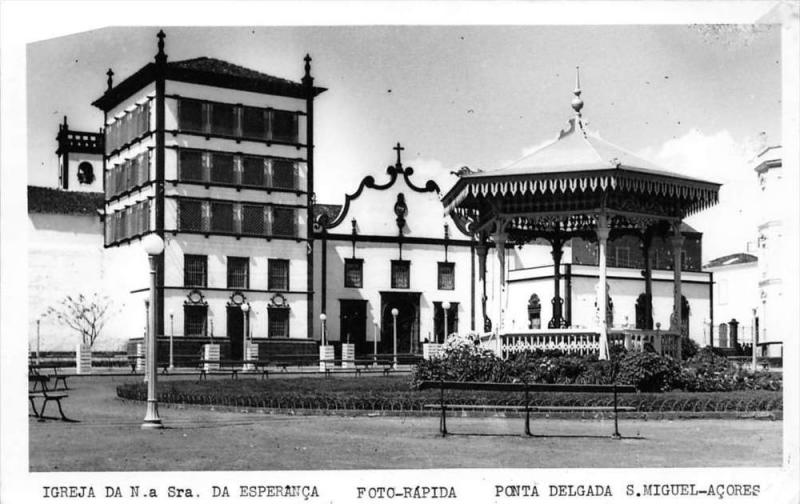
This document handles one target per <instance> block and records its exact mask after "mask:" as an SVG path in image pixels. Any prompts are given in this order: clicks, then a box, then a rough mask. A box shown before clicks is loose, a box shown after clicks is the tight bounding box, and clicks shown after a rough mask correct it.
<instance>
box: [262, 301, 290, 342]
mask: <svg viewBox="0 0 800 504" xmlns="http://www.w3.org/2000/svg"><path fill="white" fill-rule="evenodd" d="M267 318H268V319H269V323H268V324H267V325H268V326H269V327H268V329H267V337H269V338H288V337H289V310H288V309H287V308H267Z"/></svg>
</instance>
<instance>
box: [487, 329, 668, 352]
mask: <svg viewBox="0 0 800 504" xmlns="http://www.w3.org/2000/svg"><path fill="white" fill-rule="evenodd" d="M608 340H609V341H608V343H609V345H610V346H624V347H625V349H627V350H629V351H640V352H641V351H644V349H645V347H646V345H648V344H649V345H652V347H653V349H655V351H656V352H658V353H659V354H663V355H670V356H672V357H678V356H679V355H680V335H679V334H677V333H670V332H665V331H659V330H656V331H645V330H639V329H621V330H617V329H613V330H611V331H609V334H608ZM478 341H479V344H480V346H481V347H482V348H485V349H487V350H491V351H493V352H494V353H496V354H497V355H499V356H501V357H502V358H504V359H506V358H508V357H509V356H511V355H514V354H516V353H520V352H524V351H535V350H541V351H547V350H560V351H562V352H564V353H567V354H578V355H587V354H591V353H598V352H599V351H600V334H599V333H598V332H596V331H592V330H589V329H547V330H530V331H519V332H507V333H503V334H500V335H499V337H498V336H497V335H496V334H494V333H484V334H480V335H478Z"/></svg>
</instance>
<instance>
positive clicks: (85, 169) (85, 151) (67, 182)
mask: <svg viewBox="0 0 800 504" xmlns="http://www.w3.org/2000/svg"><path fill="white" fill-rule="evenodd" d="M56 141H58V149H57V150H56V154H57V155H58V188H59V189H62V190H64V191H82V192H102V191H103V179H102V177H103V135H102V133H89V132H85V131H71V130H70V129H69V125H68V124H67V116H64V122H63V123H62V124H59V125H58V136H56Z"/></svg>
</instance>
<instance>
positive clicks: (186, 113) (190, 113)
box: [178, 100, 205, 133]
mask: <svg viewBox="0 0 800 504" xmlns="http://www.w3.org/2000/svg"><path fill="white" fill-rule="evenodd" d="M204 122H205V121H203V103H202V102H199V101H196V100H181V101H180V102H178V128H180V129H182V130H186V131H195V132H199V133H202V132H203V123H204Z"/></svg>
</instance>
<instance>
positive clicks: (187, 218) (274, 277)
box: [93, 31, 324, 359]
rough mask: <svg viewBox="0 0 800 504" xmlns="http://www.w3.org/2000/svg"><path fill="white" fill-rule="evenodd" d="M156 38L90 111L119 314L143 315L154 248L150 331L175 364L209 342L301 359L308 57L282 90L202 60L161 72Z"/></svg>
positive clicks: (306, 292)
mask: <svg viewBox="0 0 800 504" xmlns="http://www.w3.org/2000/svg"><path fill="white" fill-rule="evenodd" d="M165 38H166V35H165V34H164V32H163V31H162V32H159V33H158V47H157V53H156V55H155V58H154V61H152V62H150V63H148V64H146V65H145V66H143V67H142V68H140V69H139V70H137V71H136V72H135V73H133V74H132V75H130V76H128V77H127V78H125V79H124V80H122V81H121V82H119V83H115V82H114V80H113V76H114V74H113V71H111V70H109V72H108V74H107V75H108V82H107V84H108V86H107V90H106V91H105V93H104V94H103V96H101V97H100V98H98V99H97V100H96V101H95V102H94V103H93V105H95V106H96V107H98V108H99V109H101V110H102V111H103V113H104V115H105V125H104V126H105V129H104V131H105V149H104V152H103V154H102V158H103V164H104V170H103V174H102V175H103V180H104V185H103V187H104V191H105V206H104V213H105V246H106V248H107V249H108V250H107V253H117V254H123V255H127V256H129V257H130V262H129V264H131V273H130V285H129V290H130V292H131V296H132V298H131V300H130V302H131V303H132V304H133V308H132V309H141V310H142V312H144V305H143V303H142V301H143V299H144V297H145V296H146V287H147V285H148V274H147V271H148V270H147V267H146V257H145V253H144V252H143V251H142V249H141V244H140V241H141V239H142V238H143V237H144V236H145V235H147V234H150V233H156V234H158V235H159V236H161V237H162V238H163V239H164V242H165V251H164V254H162V256H161V258H160V263H159V264H158V265H157V268H156V293H157V294H156V295H157V296H158V298H159V301H160V302H158V303H157V304H156V306H157V307H159V313H157V314H156V319H157V320H158V322H157V325H158V328H157V335H158V338H159V346H160V347H161V346H164V349H165V350H166V344H167V343H166V340H167V337H169V336H170V335H172V336H174V340H175V343H174V345H175V350H174V351H175V353H176V354H177V355H187V356H191V357H192V358H194V359H196V358H197V355H198V351H199V347H200V346H201V345H202V344H204V343H209V342H213V343H217V344H220V347H221V349H220V350H221V354H222V357H223V358H232V359H241V358H242V357H243V347H244V342H243V338H245V337H249V338H251V339H252V341H253V342H255V343H262V344H263V345H262V347H264V348H265V351H269V350H268V349H269V348H273V351H275V352H279V353H300V352H302V351H303V347H304V346H307V345H312V346H313V342H312V341H311V339H310V330H311V325H310V324H309V322H308V321H309V318H310V309H311V306H312V298H313V292H312V291H313V288H312V282H311V275H310V271H311V266H310V265H309V261H311V257H312V255H311V244H312V241H311V239H312V236H311V229H310V226H309V223H310V220H311V219H310V218H309V215H310V212H311V202H312V180H313V170H314V167H313V154H312V150H313V128H312V125H313V101H314V98H315V97H316V96H317V95H318V94H319V93H321V92H323V91H324V89H323V88H318V87H314V86H313V78H312V77H311V64H310V62H311V58H310V57H308V56H306V60H305V74H304V77H303V79H302V82H295V81H291V80H286V79H282V78H278V77H274V76H271V75H268V74H265V73H262V72H260V71H256V70H252V69H249V68H245V67H242V66H239V65H236V64H233V63H229V62H226V61H222V60H218V59H213V58H206V57H200V58H194V59H188V60H183V61H168V59H167V54H166V52H165ZM137 296H138V297H140V298H142V299H139V300H137V299H135V298H136V297H137ZM140 307H141V308H140ZM245 317H247V318H246V319H245ZM245 328H248V329H245ZM245 332H247V333H249V334H245ZM312 350H313V348H312ZM160 352H161V353H160V355H162V356H163V355H165V354H164V353H163V352H162V351H161V350H160Z"/></svg>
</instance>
